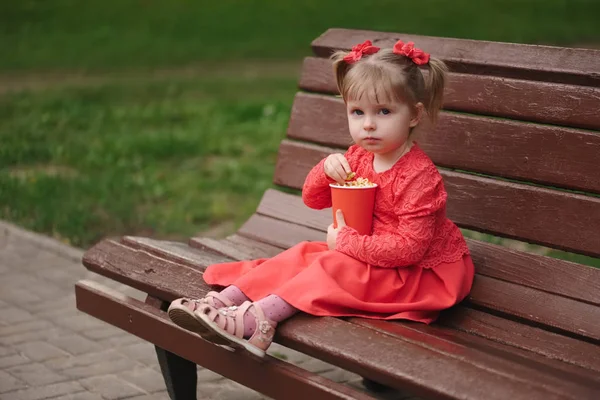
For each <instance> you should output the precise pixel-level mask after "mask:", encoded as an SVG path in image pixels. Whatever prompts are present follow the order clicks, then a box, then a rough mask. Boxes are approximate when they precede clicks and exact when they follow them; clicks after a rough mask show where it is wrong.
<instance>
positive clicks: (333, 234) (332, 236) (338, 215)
mask: <svg viewBox="0 0 600 400" xmlns="http://www.w3.org/2000/svg"><path fill="white" fill-rule="evenodd" d="M335 220H336V222H337V228H334V227H333V224H331V225H329V227H328V228H327V247H329V250H335V244H336V242H337V236H338V232H339V231H340V229H342V228H343V227H345V226H346V221H345V220H344V213H342V210H337V211H336V212H335Z"/></svg>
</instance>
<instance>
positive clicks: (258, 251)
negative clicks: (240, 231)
mask: <svg viewBox="0 0 600 400" xmlns="http://www.w3.org/2000/svg"><path fill="white" fill-rule="evenodd" d="M225 242H226V243H228V244H230V245H231V246H235V247H236V248H238V249H243V250H244V252H247V255H246V256H245V257H244V259H255V258H264V257H273V256H275V255H276V254H279V253H280V252H281V249H280V248H279V247H275V246H271V245H268V244H266V243H262V242H259V241H256V240H252V239H250V238H246V237H243V236H240V235H231V236H228V237H227V238H226V239H225Z"/></svg>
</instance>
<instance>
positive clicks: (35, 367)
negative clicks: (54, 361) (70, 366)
mask: <svg viewBox="0 0 600 400" xmlns="http://www.w3.org/2000/svg"><path fill="white" fill-rule="evenodd" d="M6 371H7V372H8V373H10V374H11V375H12V376H15V377H17V378H19V379H20V380H22V381H23V382H25V383H27V384H28V385H29V386H42V385H49V384H50V383H56V382H63V381H66V380H70V379H68V378H66V377H65V376H63V375H59V374H57V373H56V372H54V371H52V370H50V369H49V368H48V367H46V366H45V365H43V364H39V363H34V364H24V365H17V366H15V367H11V368H8V369H7V370H6Z"/></svg>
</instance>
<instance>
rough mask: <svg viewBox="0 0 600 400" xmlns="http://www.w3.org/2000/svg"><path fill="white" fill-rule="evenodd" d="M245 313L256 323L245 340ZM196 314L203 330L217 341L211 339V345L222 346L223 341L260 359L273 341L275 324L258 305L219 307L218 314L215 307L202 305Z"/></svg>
mask: <svg viewBox="0 0 600 400" xmlns="http://www.w3.org/2000/svg"><path fill="white" fill-rule="evenodd" d="M246 312H250V313H251V314H253V315H254V316H255V320H256V329H255V330H254V332H253V333H252V334H251V335H250V337H249V338H248V339H245V338H244V328H245V327H244V314H246ZM198 314H200V321H201V322H202V323H203V324H204V326H205V328H206V329H208V330H210V331H211V332H213V333H214V334H215V336H212V338H214V339H217V338H218V339H217V340H212V339H210V340H212V341H213V342H214V343H218V344H223V341H225V342H226V344H227V345H228V346H230V347H233V348H235V349H243V350H247V351H249V352H250V353H251V354H253V355H255V356H257V357H260V358H262V357H264V356H265V350H267V349H268V348H269V346H270V345H271V343H272V342H273V336H274V335H275V328H276V327H277V322H275V321H272V320H270V319H268V318H267V317H266V316H265V313H264V312H263V310H262V308H261V307H260V306H259V305H258V304H256V303H251V302H249V301H246V302H244V303H243V304H242V305H241V306H239V307H236V306H231V307H227V308H221V309H219V310H218V312H217V313H215V312H214V308H212V307H210V306H208V305H205V306H202V307H201V310H199V311H198Z"/></svg>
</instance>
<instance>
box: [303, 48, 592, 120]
mask: <svg viewBox="0 0 600 400" xmlns="http://www.w3.org/2000/svg"><path fill="white" fill-rule="evenodd" d="M299 87H300V88H301V89H304V90H308V91H311V92H319V93H337V88H336V85H335V80H334V76H333V72H332V68H331V62H330V61H329V60H327V59H316V58H306V59H305V61H304V66H303V71H302V75H301V79H300V83H299ZM443 107H444V109H446V110H453V111H461V112H468V113H471V114H482V115H491V116H496V117H503V118H511V119H517V120H523V121H534V122H541V123H547V124H554V125H562V126H568V127H576V128H586V129H596V130H598V129H600V114H599V113H598V112H597V110H598V108H599V107H600V88H597V87H588V86H577V85H565V84H559V83H548V82H535V81H525V80H519V79H511V78H499V77H494V76H480V75H469V74H458V73H450V74H448V84H447V86H446V90H445V91H444V106H443Z"/></svg>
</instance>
